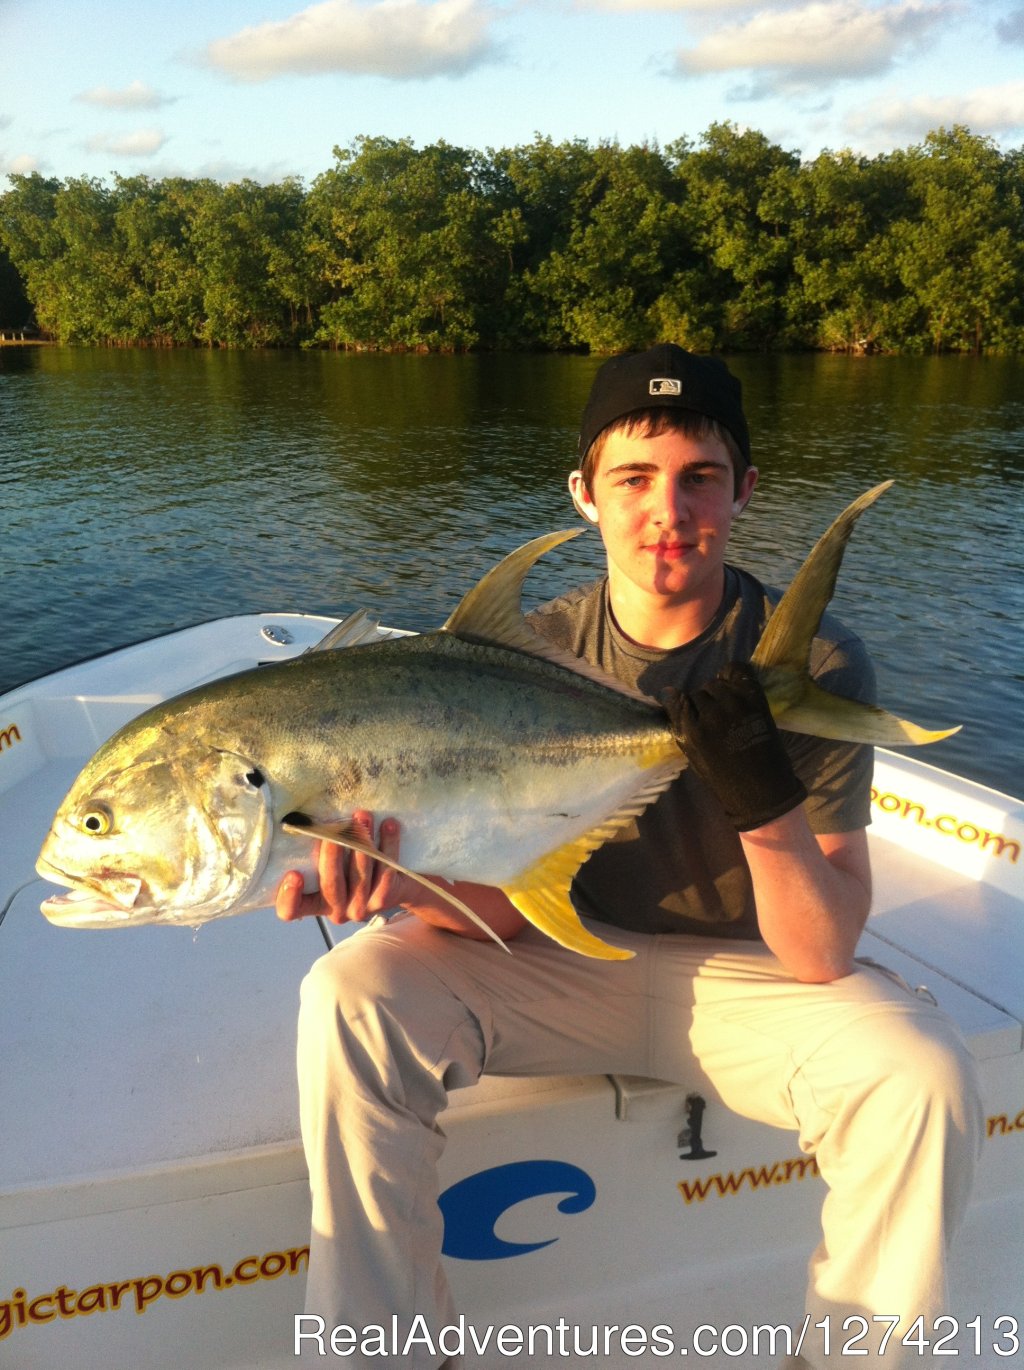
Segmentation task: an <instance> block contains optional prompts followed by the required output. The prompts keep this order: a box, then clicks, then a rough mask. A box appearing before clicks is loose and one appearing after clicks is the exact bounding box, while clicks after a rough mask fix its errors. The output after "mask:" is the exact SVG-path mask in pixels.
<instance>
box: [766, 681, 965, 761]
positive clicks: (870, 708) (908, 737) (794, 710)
mask: <svg viewBox="0 0 1024 1370" xmlns="http://www.w3.org/2000/svg"><path fill="white" fill-rule="evenodd" d="M766 694H767V695H768V698H769V701H770V700H771V694H772V691H771V686H770V684H769V685H768V687H767V688H766ZM772 714H773V716H774V718H775V722H776V723H777V724H778V726H779V727H780V728H785V729H786V731H787V732H791V733H810V734H811V736H813V737H830V738H834V739H835V740H836V741H838V742H869V743H873V744H874V745H876V746H880V747H908V746H909V747H922V746H924V745H925V744H926V743H929V742H939V741H941V740H942V738H944V737H952V735H953V734H954V733H958V732H959V731H960V727H959V725H958V726H957V727H955V728H941V729H939V730H938V731H935V732H933V731H931V730H930V729H928V728H921V727H919V726H918V724H916V723H911V722H909V721H908V720H907V719H905V718H897V717H896V715H895V714H891V713H888V712H887V711H886V710H885V709H879V708H878V707H877V706H876V705H874V704H863V703H861V702H860V701H859V700H856V699H842V698H841V697H840V696H839V695H834V694H829V692H828V691H827V690H823V689H821V687H820V686H818V685H815V684H814V683H813V682H812V681H810V680H808V681H805V682H804V683H803V686H802V689H801V691H800V693H799V695H797V696H796V697H795V698H794V699H793V701H792V703H787V704H785V705H784V706H782V707H781V708H780V709H779V710H778V711H777V712H776V710H775V709H774V708H773V709H772Z"/></svg>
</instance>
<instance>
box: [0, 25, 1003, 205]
mask: <svg viewBox="0 0 1024 1370" xmlns="http://www.w3.org/2000/svg"><path fill="white" fill-rule="evenodd" d="M0 72H2V73H3V75H2V79H0V173H5V172H11V171H40V172H42V173H44V174H46V175H50V176H57V177H62V178H63V177H65V176H79V175H89V176H98V177H109V176H110V174H111V173H113V172H119V173H121V174H123V175H134V174H137V173H145V174H147V175H150V176H154V177H157V178H159V177H164V176H171V175H184V176H213V177H216V178H218V179H220V180H235V179H238V178H240V177H243V176H249V177H253V178H254V179H256V180H260V181H274V180H279V179H281V178H282V177H284V176H288V175H296V176H300V177H302V178H303V179H304V180H306V181H307V182H308V181H312V179H313V178H314V177H315V176H316V175H317V174H318V173H320V172H321V171H324V170H326V169H327V168H328V167H329V166H331V164H332V161H333V158H332V148H333V147H334V146H335V145H336V144H340V145H346V144H348V143H350V142H351V141H352V140H353V139H354V138H355V137H357V136H358V135H359V134H370V135H386V136H388V137H395V138H399V137H411V138H412V139H413V141H414V142H415V143H416V144H417V146H422V145H424V144H426V143H431V142H435V141H437V140H438V139H441V138H443V139H446V140H447V141H448V142H450V143H455V144H458V145H461V146H464V147H470V148H477V149H480V150H484V149H486V148H488V147H510V146H513V145H515V144H518V143H528V142H530V141H531V140H532V139H533V137H534V134H535V133H540V134H545V135H548V136H550V137H552V138H554V139H555V140H556V141H560V140H562V139H566V138H576V137H580V138H585V139H587V140H588V141H590V142H591V143H596V142H598V141H601V140H618V141H619V142H620V143H622V144H630V143H638V142H643V141H657V142H658V143H660V144H661V145H662V146H664V145H665V144H667V143H669V142H672V141H674V140H675V139H677V138H681V137H686V138H689V139H690V140H691V141H697V140H698V139H699V136H700V134H701V133H702V132H703V131H704V130H705V129H706V128H707V127H708V126H709V125H710V124H711V123H713V122H715V121H717V120H725V119H728V120H732V121H733V122H734V123H736V124H738V125H739V126H741V127H751V128H755V129H760V130H761V131H762V132H764V133H765V134H767V135H768V136H769V137H770V138H772V139H773V140H774V141H776V142H778V143H780V144H782V146H784V147H786V148H788V149H792V150H796V151H799V152H801V153H802V154H803V156H804V157H805V158H811V157H814V156H816V155H817V154H818V152H820V151H821V149H822V148H833V149H839V148H844V147H849V148H853V149H854V150H855V151H858V152H864V153H866V154H868V155H871V156H873V155H876V154H877V153H879V152H882V151H885V150H888V149H890V148H893V147H906V146H909V145H911V144H913V143H917V142H920V140H921V139H922V137H923V136H924V134H925V133H926V132H927V131H928V130H929V129H930V128H935V127H938V126H939V125H946V126H949V125H951V124H953V123H966V124H967V125H968V126H969V127H970V128H971V129H972V130H973V131H974V132H976V133H980V134H985V135H988V136H990V137H992V138H993V139H994V140H995V141H996V142H997V143H998V145H999V146H1001V147H1003V148H1009V147H1017V146H1020V145H1021V144H1024V0H786V2H785V3H779V2H778V0H771V2H769V3H766V2H765V0H320V3H315V4H310V5H304V4H303V3H302V0H201V3H194V2H193V0H161V3H154V2H153V0H0ZM3 184H4V181H3V179H2V178H0V186H2V185H3Z"/></svg>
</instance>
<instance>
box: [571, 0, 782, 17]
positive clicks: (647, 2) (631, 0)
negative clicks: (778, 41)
mask: <svg viewBox="0 0 1024 1370" xmlns="http://www.w3.org/2000/svg"><path fill="white" fill-rule="evenodd" d="M754 3H756V0H575V3H574V6H573V8H574V9H577V10H603V11H607V12H611V13H631V14H632V13H635V12H638V11H643V10H678V11H680V12H684V11H686V12H691V13H692V12H694V11H697V12H700V11H707V12H714V13H716V14H717V13H720V12H721V11H722V10H749V9H751V8H753V4H754Z"/></svg>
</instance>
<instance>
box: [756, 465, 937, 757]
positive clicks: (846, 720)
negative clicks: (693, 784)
mask: <svg viewBox="0 0 1024 1370" xmlns="http://www.w3.org/2000/svg"><path fill="white" fill-rule="evenodd" d="M892 483H893V482H892V481H891V480H888V481H884V482H883V483H882V484H881V485H876V486H874V487H873V488H872V489H871V490H867V491H865V493H864V494H863V495H861V496H859V498H857V499H855V500H854V501H853V503H852V504H850V505H849V506H848V507H847V508H846V509H844V510H843V512H842V513H841V514H840V515H839V517H838V518H837V519H836V520H835V521H834V522H833V524H832V525H831V527H830V528H829V529H828V530H827V532H825V533H824V534H823V535H822V536H821V538H819V539H818V542H817V543H816V544H815V546H814V548H813V549H812V551H811V554H810V556H809V557H808V558H807V560H806V561H805V562H804V564H803V566H801V568H800V570H799V571H798V572H797V573H796V575H795V576H794V578H793V582H792V584H791V585H790V587H789V589H788V590H787V591H786V593H785V594H784V595H783V596H782V598H781V599H780V600H779V602H778V604H777V605H776V607H775V611H774V613H773V614H772V616H771V618H770V619H769V620H768V624H767V626H766V628H765V630H764V633H763V634H762V636H761V640H760V642H759V643H758V644H757V648H756V650H755V652H754V655H753V656H752V657H751V665H752V666H754V667H755V669H756V670H757V674H758V677H759V679H760V681H761V684H762V686H763V687H764V692H765V695H766V696H767V699H768V703H769V705H770V707H771V711H772V715H773V717H774V719H775V721H776V723H777V724H778V725H779V727H780V728H785V729H787V730H788V731H789V732H795V733H810V734H812V735H813V736H814V737H831V738H835V739H836V740H837V741H842V742H869V743H875V744H879V745H883V746H904V747H905V746H922V745H924V744H925V743H929V742H938V741H939V740H940V739H941V738H944V737H950V736H951V735H952V734H953V733H956V732H959V731H960V729H959V727H956V728H945V729H939V730H938V731H931V730H929V729H927V728H921V727H919V726H918V725H917V724H916V723H910V722H908V721H907V720H906V719H902V718H897V717H896V716H895V715H894V714H890V713H887V712H886V711H885V710H884V709H879V708H876V707H875V706H874V705H871V704H862V703H860V702H859V701H857V700H854V699H841V698H840V697H839V696H838V695H833V694H829V693H828V691H827V690H822V689H820V688H819V687H818V686H817V685H815V684H814V682H813V681H812V680H811V678H810V674H809V668H808V663H809V660H810V653H811V643H812V642H813V640H814V635H815V634H816V633H817V631H818V625H819V624H820V623H821V616H822V614H823V613H824V612H825V609H826V606H827V605H828V602H829V600H830V599H831V598H832V595H833V593H834V591H835V588H836V577H837V576H838V574H839V567H840V564H841V563H842V560H843V552H844V551H845V550H846V544H847V542H848V541H849V539H850V534H851V533H852V532H853V528H854V524H855V523H856V522H857V520H858V519H859V518H860V516H861V514H862V513H863V512H864V510H865V509H867V508H868V507H869V505H872V504H874V502H875V500H876V499H878V497H879V495H883V494H884V493H885V492H886V490H888V489H889V487H890V486H891V485H892Z"/></svg>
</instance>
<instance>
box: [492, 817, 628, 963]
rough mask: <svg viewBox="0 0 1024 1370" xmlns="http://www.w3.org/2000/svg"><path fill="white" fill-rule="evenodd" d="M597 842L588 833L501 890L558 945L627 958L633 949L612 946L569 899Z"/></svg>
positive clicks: (608, 957) (586, 953)
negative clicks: (596, 933) (592, 929)
mask: <svg viewBox="0 0 1024 1370" xmlns="http://www.w3.org/2000/svg"><path fill="white" fill-rule="evenodd" d="M598 845H600V843H591V842H590V841H589V834H588V835H587V837H584V838H580V839H578V840H577V841H576V842H570V843H567V844H566V845H565V846H564V847H559V848H558V849H557V850H556V851H553V852H549V853H548V855H547V856H544V857H542V858H541V860H540V861H538V862H537V863H536V864H535V865H533V866H531V867H530V868H529V869H528V870H525V871H524V872H523V873H522V875H520V876H519V877H518V878H517V879H516V880H515V881H513V882H510V883H509V884H505V885H502V889H503V890H504V892H505V894H506V895H507V896H508V899H509V901H510V902H511V903H513V904H514V905H515V907H516V908H517V909H518V910H519V912H520V913H521V914H522V915H523V917H524V918H525V919H526V920H527V921H528V922H530V923H532V924H533V926H534V927H535V928H538V929H539V930H540V931H541V932H543V933H544V934H545V935H546V936H548V937H550V938H551V940H552V941H553V942H557V943H558V944H559V946H563V947H567V948H568V949H569V951H575V952H579V953H580V955H581V956H592V957H594V958H595V959H597V960H600V961H628V960H629V959H630V958H631V957H632V956H633V952H631V951H625V950H623V949H622V948H621V947H613V946H611V945H610V944H609V943H608V942H602V941H601V939H600V938H599V937H595V936H594V935H593V933H590V932H588V931H587V929H586V928H585V927H584V926H583V924H582V923H581V922H580V916H579V914H578V913H577V912H576V910H575V909H574V908H573V906H572V901H571V900H570V899H569V886H570V885H571V884H572V878H573V876H574V875H575V874H576V872H577V870H578V869H579V867H580V865H581V864H582V863H583V862H584V861H585V860H586V859H587V857H588V856H589V855H590V853H591V852H592V851H593V850H594V847H595V846H598Z"/></svg>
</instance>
